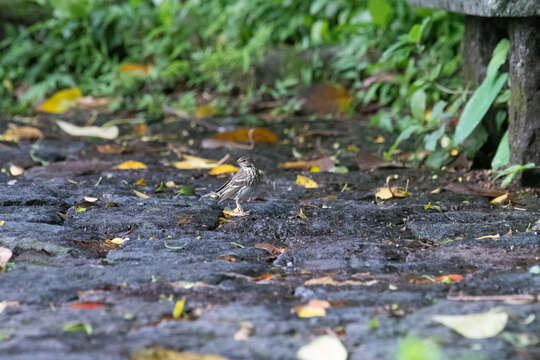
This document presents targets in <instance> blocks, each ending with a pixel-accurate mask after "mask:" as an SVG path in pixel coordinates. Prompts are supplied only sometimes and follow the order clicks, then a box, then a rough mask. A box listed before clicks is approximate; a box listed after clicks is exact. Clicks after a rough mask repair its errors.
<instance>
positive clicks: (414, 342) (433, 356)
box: [396, 336, 442, 360]
mask: <svg viewBox="0 0 540 360" xmlns="http://www.w3.org/2000/svg"><path fill="white" fill-rule="evenodd" d="M440 359H442V355H441V351H440V349H439V346H438V345H437V343H436V342H435V341H433V340H431V339H420V338H417V337H412V336H408V337H406V338H403V339H401V340H399V343H398V350H397V354H396V360H440Z"/></svg>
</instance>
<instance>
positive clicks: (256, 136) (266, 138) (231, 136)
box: [212, 128, 278, 143]
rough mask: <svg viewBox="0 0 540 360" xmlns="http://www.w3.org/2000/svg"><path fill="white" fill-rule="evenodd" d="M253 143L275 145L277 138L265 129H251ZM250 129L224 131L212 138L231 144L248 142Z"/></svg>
mask: <svg viewBox="0 0 540 360" xmlns="http://www.w3.org/2000/svg"><path fill="white" fill-rule="evenodd" d="M252 129H253V133H252V137H253V141H254V142H268V143H275V142H277V141H278V137H277V135H276V134H274V133H273V132H272V131H270V130H268V129H265V128H252ZM250 130H251V129H250V128H240V129H236V130H232V131H226V132H222V133H218V134H216V135H214V136H213V137H212V139H216V140H224V141H232V142H248V141H249V131H250Z"/></svg>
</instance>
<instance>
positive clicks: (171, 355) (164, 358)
mask: <svg viewBox="0 0 540 360" xmlns="http://www.w3.org/2000/svg"><path fill="white" fill-rule="evenodd" d="M131 360H227V358H224V357H223V356H220V355H203V354H197V353H192V352H178V351H174V350H167V349H164V348H162V347H151V348H148V349H143V350H139V351H137V352H136V353H134V354H133V355H131Z"/></svg>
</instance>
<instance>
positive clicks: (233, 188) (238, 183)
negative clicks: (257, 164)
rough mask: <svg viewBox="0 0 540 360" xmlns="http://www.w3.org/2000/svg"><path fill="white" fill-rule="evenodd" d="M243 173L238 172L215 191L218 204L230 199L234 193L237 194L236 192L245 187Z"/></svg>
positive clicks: (245, 181)
mask: <svg viewBox="0 0 540 360" xmlns="http://www.w3.org/2000/svg"><path fill="white" fill-rule="evenodd" d="M246 175H247V174H245V173H244V171H242V170H239V171H238V172H237V173H236V174H234V175H233V177H232V178H230V179H229V181H227V182H226V183H225V184H223V186H221V187H220V188H219V189H218V190H217V191H216V194H217V195H218V198H219V202H221V201H223V200H226V199H231V198H233V197H234V196H235V195H236V193H238V190H240V189H241V188H242V187H244V186H246V184H247V179H246Z"/></svg>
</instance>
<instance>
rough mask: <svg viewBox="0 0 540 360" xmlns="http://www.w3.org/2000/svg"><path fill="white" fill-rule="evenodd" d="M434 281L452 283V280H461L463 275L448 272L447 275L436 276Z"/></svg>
mask: <svg viewBox="0 0 540 360" xmlns="http://www.w3.org/2000/svg"><path fill="white" fill-rule="evenodd" d="M434 280H435V281H438V282H444V283H454V282H460V281H461V280H463V276H462V275H459V274H448V275H442V276H437V277H436V278H434Z"/></svg>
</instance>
